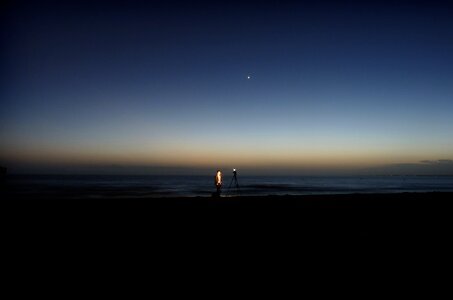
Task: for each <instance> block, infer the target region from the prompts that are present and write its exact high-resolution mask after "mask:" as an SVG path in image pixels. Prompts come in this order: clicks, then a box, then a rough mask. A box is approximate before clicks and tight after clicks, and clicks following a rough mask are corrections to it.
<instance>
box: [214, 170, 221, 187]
mask: <svg viewBox="0 0 453 300" xmlns="http://www.w3.org/2000/svg"><path fill="white" fill-rule="evenodd" d="M215 185H216V186H221V185H222V172H220V170H218V171H217V174H216V177H215Z"/></svg>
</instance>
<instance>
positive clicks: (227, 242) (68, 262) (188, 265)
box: [2, 193, 453, 289]
mask: <svg viewBox="0 0 453 300" xmlns="http://www.w3.org/2000/svg"><path fill="white" fill-rule="evenodd" d="M452 196H453V194H451V193H450V194H448V193H403V194H373V195H370V194H366V195H365V194H362V195H360V194H355V195H328V196H281V197H256V198H255V197H240V198H220V199H215V198H180V199H170V198H165V199H141V200H137V199H130V200H127V199H122V200H112V199H106V200H87V199H85V200H84V199H73V200H69V199H55V198H54V199H53V200H45V199H9V200H8V201H4V202H3V203H6V204H7V207H6V209H5V210H4V211H3V215H4V216H5V218H4V220H3V221H4V222H3V224H4V227H3V232H4V235H3V236H2V242H3V245H4V249H7V250H8V253H7V254H4V257H5V258H6V259H8V261H10V262H14V266H15V267H14V270H15V271H16V272H18V273H20V274H28V275H27V276H31V278H33V280H35V279H36V278H41V277H42V271H43V270H49V266H52V267H51V269H50V270H52V272H53V274H55V275H56V277H59V276H60V274H79V273H80V274H82V275H77V276H79V277H78V278H90V280H92V282H93V284H94V285H97V282H98V281H99V280H100V279H102V278H111V277H113V278H114V279H115V278H116V279H117V278H128V277H130V276H133V275H135V276H137V274H142V273H144V274H145V276H143V275H140V276H137V277H138V279H135V280H140V282H142V281H143V283H144V284H149V280H148V279H147V278H148V277H146V276H147V275H149V274H155V275H156V276H158V278H173V277H174V276H181V280H182V281H183V282H186V281H187V280H196V281H198V282H199V281H200V277H198V275H197V274H198V273H199V274H202V276H203V277H204V278H210V280H212V281H215V282H219V280H218V278H217V277H216V275H214V274H217V275H218V274H224V276H226V275H225V274H227V273H231V274H233V275H232V277H231V278H238V276H239V277H241V276H242V277H245V278H246V279H245V280H246V282H249V279H250V278H249V276H248V275H247V274H248V273H243V271H242V270H243V269H246V270H247V269H248V270H249V271H252V272H253V273H254V274H257V273H258V275H259V274H261V276H264V277H267V278H276V277H277V278H278V277H280V276H281V275H282V274H286V275H288V274H292V273H285V272H287V271H283V270H284V269H285V268H290V269H291V268H292V269H293V272H296V273H299V272H304V271H306V270H307V266H309V265H312V266H313V267H312V269H311V270H312V271H308V272H309V274H310V276H313V274H316V273H313V272H315V271H316V272H319V273H321V274H322V276H325V275H329V274H331V272H332V271H335V270H337V273H333V274H337V275H335V276H333V277H334V278H335V279H334V281H338V280H339V279H340V278H342V277H343V276H344V272H347V271H350V270H351V269H352V268H351V265H356V269H355V270H356V271H354V272H356V275H357V276H358V277H363V280H364V281H369V279H368V277H367V276H363V274H377V271H376V270H381V271H383V272H385V274H386V275H385V278H388V277H389V276H395V277H397V279H396V280H397V281H396V282H399V280H400V278H399V277H401V276H400V275H398V274H400V273H395V274H394V273H393V272H394V271H393V270H395V268H396V267H398V266H399V267H398V268H400V270H404V272H405V273H410V274H412V273H413V274H420V272H421V271H420V270H421V268H422V267H423V268H430V269H433V268H437V267H443V268H446V267H445V263H446V262H447V261H449V259H450V257H451V249H452V248H451V246H450V242H451V236H452V234H451V228H452V226H451V225H452V201H453V197H452ZM391 261H393V262H392V263H390V262H391ZM296 265H297V267H295V266H296ZM338 265H339V266H338ZM357 266H358V268H357ZM398 268H397V269H398ZM270 269H277V270H281V271H279V272H270V271H269V270H270ZM446 269H448V268H446ZM24 270H27V271H26V272H25V273H24ZM124 270H126V271H124ZM137 270H139V271H137ZM76 271H77V272H79V273H77V272H76ZM30 272H31V273H30ZM138 272H142V273H138ZM197 272H198V273H197ZM436 272H437V271H436ZM436 272H434V271H433V272H428V273H423V274H425V275H426V276H428V275H429V276H431V275H432V274H438V273H436ZM338 273H339V274H338ZM30 274H31V275H30ZM99 274H102V276H100V275H99ZM266 274H267V275H266ZM270 275H271V276H272V277H268V276H270ZM109 276H111V277H109ZM255 276H256V275H255ZM291 276H292V275H291ZM414 276H416V277H419V275H414ZM137 277H134V278H137ZM258 278H259V277H258ZM314 278H316V276H315V277H314ZM405 278H406V277H405ZM419 278H420V277H419ZM58 280H60V281H63V282H66V281H67V280H66V277H65V276H62V277H61V278H60V279H58ZM172 280H173V279H172ZM294 280H295V279H294ZM74 282H78V281H74ZM172 282H173V281H172ZM205 282H206V281H202V285H203V288H204V286H205ZM322 282H324V281H323V280H322ZM354 282H355V281H354ZM398 285H399V284H398ZM260 288H261V289H262V288H263V286H261V287H260ZM354 288H355V287H354ZM109 289H112V287H109Z"/></svg>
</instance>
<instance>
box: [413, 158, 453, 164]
mask: <svg viewBox="0 0 453 300" xmlns="http://www.w3.org/2000/svg"><path fill="white" fill-rule="evenodd" d="M420 162H421V163H422V164H430V165H439V164H453V160H452V159H438V160H421V161H420Z"/></svg>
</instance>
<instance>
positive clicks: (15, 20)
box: [0, 1, 453, 174]
mask: <svg viewBox="0 0 453 300" xmlns="http://www.w3.org/2000/svg"><path fill="white" fill-rule="evenodd" d="M59 2H65V3H64V4H61V3H59ZM1 20H2V21H1V22H2V23H1V90H0V92H1V94H0V96H1V110H0V126H1V127H0V147H1V148H0V163H1V164H2V165H4V166H7V167H8V168H10V169H11V171H13V172H14V171H17V172H43V173H46V172H60V171H61V172H74V173H77V172H85V171H86V172H90V173H96V172H101V171H102V172H109V170H111V171H112V172H117V171H118V170H120V171H119V172H126V173H127V172H132V173H134V172H149V173H154V174H159V172H166V173H169V172H170V173H171V172H173V173H175V174H178V173H194V174H195V173H200V172H204V170H212V169H214V170H215V169H217V168H231V167H236V168H238V169H240V170H245V171H244V172H246V173H247V172H248V173H250V174H252V173H259V174H266V173H269V172H270V170H278V172H279V173H280V174H339V173H345V174H346V173H350V172H355V171H357V172H359V170H363V169H370V168H379V170H381V171H382V170H383V168H384V169H385V168H387V167H392V166H393V167H394V166H404V165H411V166H420V167H423V166H425V165H426V166H428V165H429V166H432V165H439V166H441V165H442V166H445V165H446V166H447V167H448V168H449V170H453V161H452V159H453V3H452V2H450V4H448V1H442V2H435V1H376V2H374V3H373V2H372V1H344V2H342V1H309V2H304V1H238V2H235V1H209V2H202V1H143V2H137V1H124V2H119V1H108V2H107V1H106V2H99V1H86V2H80V1H77V2H76V1H55V2H51V1H30V2H27V1H9V2H6V3H4V4H1ZM444 169H445V168H444ZM169 170H170V171H169ZM206 172H208V171H206ZM402 172H404V171H402Z"/></svg>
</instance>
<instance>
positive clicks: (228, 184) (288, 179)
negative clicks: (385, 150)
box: [6, 175, 453, 199]
mask: <svg viewBox="0 0 453 300" xmlns="http://www.w3.org/2000/svg"><path fill="white" fill-rule="evenodd" d="M238 183H239V187H238V188H236V187H235V185H234V184H232V177H231V176H224V179H223V186H222V196H224V197H232V196H237V195H242V196H267V195H316V194H345V193H401V192H453V176H362V177H352V176H350V177H322V176H319V177H315V176H277V177H271V176H238ZM6 186H7V189H8V190H9V191H10V193H11V194H13V195H18V196H25V197H26V196H27V195H42V196H46V195H48V196H59V195H64V196H65V197H69V198H70V197H74V198H92V199H102V198H153V197H154V198H157V197H196V196H200V197H210V196H211V195H212V193H213V192H215V186H214V176H156V175H140V176H122V175H114V176H106V175H100V176H96V175H60V176H55V175H10V176H8V178H7V184H6Z"/></svg>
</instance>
